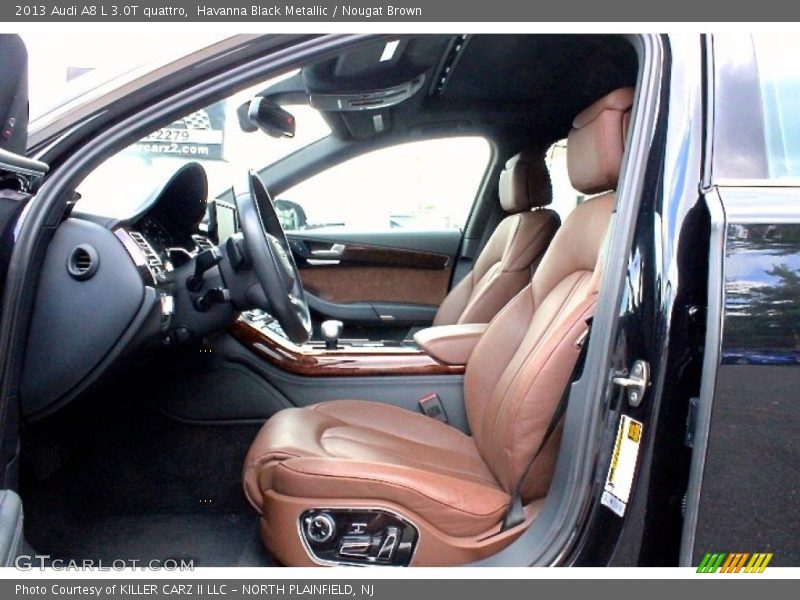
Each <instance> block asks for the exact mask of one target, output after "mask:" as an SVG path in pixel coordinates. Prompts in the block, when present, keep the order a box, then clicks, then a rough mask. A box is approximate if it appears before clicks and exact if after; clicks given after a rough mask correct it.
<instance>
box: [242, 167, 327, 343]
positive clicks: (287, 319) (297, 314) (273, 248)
mask: <svg viewBox="0 0 800 600" xmlns="http://www.w3.org/2000/svg"><path fill="white" fill-rule="evenodd" d="M248 179H249V182H250V194H249V196H240V197H237V198H236V206H237V209H238V211H239V222H240V223H241V228H242V234H243V236H244V241H245V245H246V246H247V252H248V254H249V255H250V262H251V263H252V265H253V270H254V271H255V274H256V277H257V278H258V282H259V284H260V285H261V287H262V289H263V290H264V294H265V295H266V297H267V299H268V300H269V304H270V307H271V312H272V316H274V317H275V318H276V319H277V320H278V322H279V323H280V325H281V328H282V329H283V331H284V332H285V333H286V336H287V337H288V338H289V339H290V340H292V341H293V342H294V343H295V344H304V343H305V342H307V341H308V339H309V338H310V337H311V315H310V313H309V310H308V302H307V301H306V297H305V292H304V291H303V284H302V281H301V279H300V275H299V273H298V272H297V264H296V263H295V261H294V256H293V255H292V252H291V250H290V249H289V243H288V242H287V240H286V234H285V233H284V231H283V228H282V227H281V225H280V220H279V219H278V215H277V213H276V211H275V203H274V202H273V201H272V198H271V197H270V195H269V192H268V191H267V188H266V187H264V184H263V183H262V182H261V179H260V178H259V177H258V175H256V174H255V173H254V172H253V171H250V173H249V177H248Z"/></svg>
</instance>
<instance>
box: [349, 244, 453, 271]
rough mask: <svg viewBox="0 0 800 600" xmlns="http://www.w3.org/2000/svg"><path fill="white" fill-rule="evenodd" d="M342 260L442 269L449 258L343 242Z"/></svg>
mask: <svg viewBox="0 0 800 600" xmlns="http://www.w3.org/2000/svg"><path fill="white" fill-rule="evenodd" d="M342 260H345V261H350V262H357V263H369V264H372V265H380V266H384V267H407V268H410V269H444V268H445V267H446V266H447V263H448V262H449V260H450V259H449V257H448V256H446V255H444V254H434V253H432V252H420V251H418V250H406V249H401V248H386V247H383V246H369V245H367V244H345V249H344V252H343V253H342Z"/></svg>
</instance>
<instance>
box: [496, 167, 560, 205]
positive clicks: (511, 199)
mask: <svg viewBox="0 0 800 600" xmlns="http://www.w3.org/2000/svg"><path fill="white" fill-rule="evenodd" d="M499 194H500V205H501V206H502V207H503V210H504V211H506V212H507V213H508V214H514V213H519V212H525V211H528V210H530V209H531V208H534V207H539V206H547V205H548V204H550V202H552V201H553V188H552V186H551V184H550V174H549V173H548V172H547V165H545V162H544V154H543V153H533V152H521V153H519V154H517V155H516V156H513V157H511V158H510V159H508V162H506V167H505V169H503V172H502V173H500V186H499Z"/></svg>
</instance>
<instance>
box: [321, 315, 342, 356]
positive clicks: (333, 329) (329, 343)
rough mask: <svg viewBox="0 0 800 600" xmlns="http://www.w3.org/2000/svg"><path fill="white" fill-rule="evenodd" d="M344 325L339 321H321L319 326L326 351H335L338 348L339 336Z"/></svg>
mask: <svg viewBox="0 0 800 600" xmlns="http://www.w3.org/2000/svg"><path fill="white" fill-rule="evenodd" d="M342 329H344V323H342V322H341V321H333V320H331V321H323V322H322V325H321V326H320V332H321V333H322V339H323V340H325V349H326V350H336V348H338V347H339V336H340V335H342Z"/></svg>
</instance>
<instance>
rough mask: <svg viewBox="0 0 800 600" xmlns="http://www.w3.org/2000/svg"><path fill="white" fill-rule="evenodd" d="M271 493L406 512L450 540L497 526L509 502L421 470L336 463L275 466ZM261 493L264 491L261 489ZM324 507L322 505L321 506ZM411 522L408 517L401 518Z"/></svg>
mask: <svg viewBox="0 0 800 600" xmlns="http://www.w3.org/2000/svg"><path fill="white" fill-rule="evenodd" d="M270 484H271V489H272V490H274V491H275V492H276V493H278V494H283V495H286V496H291V497H295V498H313V499H314V500H315V501H317V502H319V501H323V503H324V500H326V499H330V500H331V501H334V502H335V500H337V499H338V500H349V499H359V500H374V501H375V502H376V505H377V507H379V506H380V503H381V502H391V503H394V504H398V505H400V506H403V507H406V508H408V509H409V511H412V512H413V513H415V514H418V515H419V516H420V517H422V518H423V519H426V520H427V521H429V522H431V523H435V524H436V526H437V528H439V529H440V530H441V531H443V532H445V533H447V534H449V535H453V536H459V537H463V536H471V535H477V534H480V533H484V532H486V531H488V530H489V529H491V528H492V527H493V526H495V525H497V523H499V522H500V520H501V519H502V518H503V515H504V514H505V512H506V510H507V507H508V504H509V502H510V498H509V496H508V494H506V493H505V492H504V491H503V490H501V489H500V488H499V487H496V486H489V485H484V484H481V483H478V482H475V481H471V480H466V479H460V478H456V477H451V476H448V475H444V474H440V473H434V472H431V471H427V470H423V469H414V468H409V467H405V466H398V465H391V464H377V465H376V464H375V463H369V462H361V461H355V460H346V459H337V458H313V457H305V458H291V459H289V460H285V461H282V462H281V463H279V464H277V465H276V466H275V469H274V473H273V476H272V480H271V482H270ZM264 491H266V490H264ZM321 507H324V506H321ZM404 516H406V517H407V518H410V519H411V520H412V521H413V517H412V516H411V515H404Z"/></svg>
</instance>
